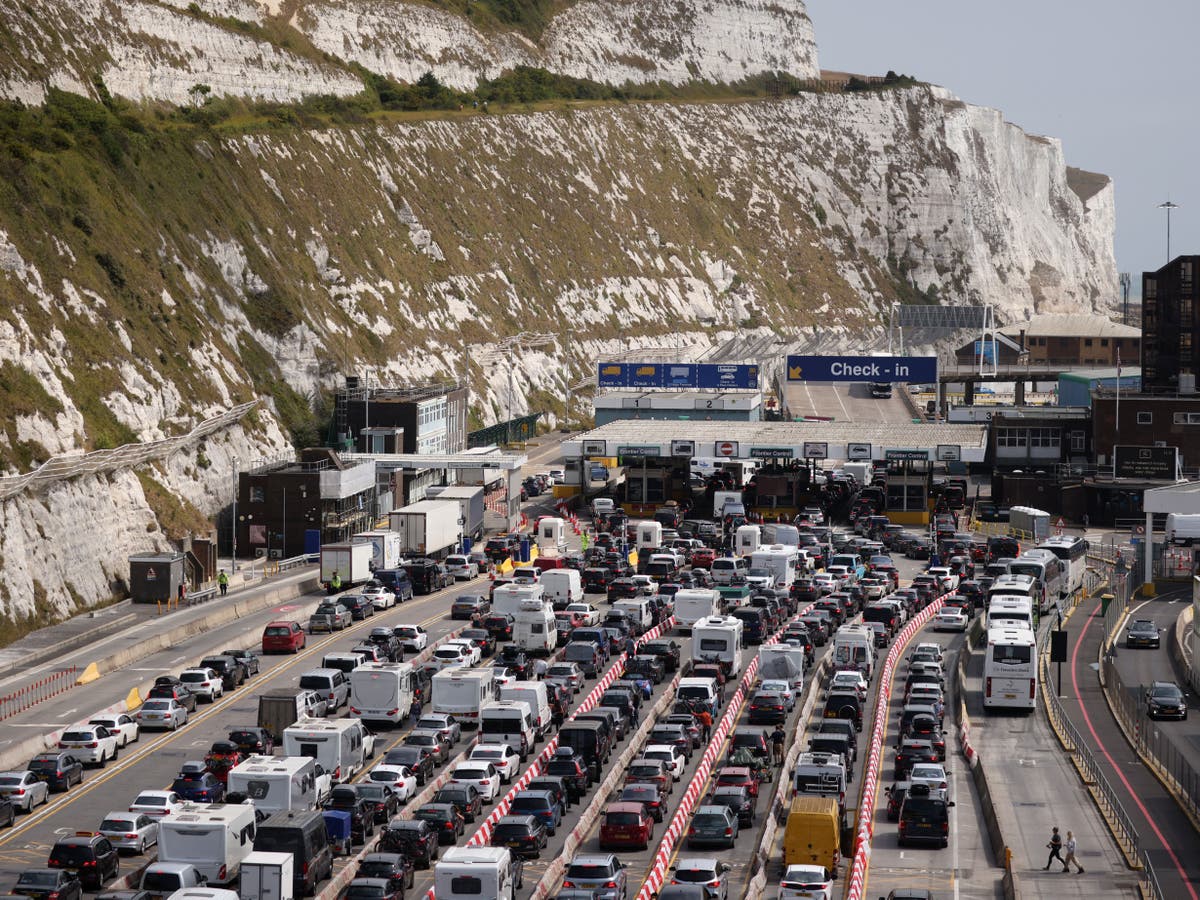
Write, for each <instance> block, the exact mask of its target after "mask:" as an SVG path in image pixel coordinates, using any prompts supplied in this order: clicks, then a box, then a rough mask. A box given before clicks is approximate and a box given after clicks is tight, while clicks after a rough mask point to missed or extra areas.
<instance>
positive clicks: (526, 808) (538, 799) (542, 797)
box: [508, 787, 563, 836]
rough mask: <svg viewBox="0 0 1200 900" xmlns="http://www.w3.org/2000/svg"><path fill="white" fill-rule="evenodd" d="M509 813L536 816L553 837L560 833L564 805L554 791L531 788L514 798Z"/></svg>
mask: <svg viewBox="0 0 1200 900" xmlns="http://www.w3.org/2000/svg"><path fill="white" fill-rule="evenodd" d="M508 811H509V814H510V815H522V816H535V817H536V818H538V819H539V820H541V823H542V824H543V825H544V826H545V827H546V834H547V835H551V836H552V835H554V834H555V833H556V832H557V831H558V825H559V823H560V822H561V821H562V817H563V809H562V804H561V803H560V802H559V799H558V796H557V795H556V793H555V792H554V791H550V790H545V789H542V790H536V789H533V788H529V787H526V788H525V789H524V790H520V791H517V792H516V794H514V795H513V796H512V799H511V802H510V804H509V808H508Z"/></svg>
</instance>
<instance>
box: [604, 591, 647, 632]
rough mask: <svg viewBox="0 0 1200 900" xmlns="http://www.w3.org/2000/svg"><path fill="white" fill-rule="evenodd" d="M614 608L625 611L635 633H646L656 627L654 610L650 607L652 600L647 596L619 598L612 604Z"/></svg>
mask: <svg viewBox="0 0 1200 900" xmlns="http://www.w3.org/2000/svg"><path fill="white" fill-rule="evenodd" d="M612 608H613V609H619V610H622V611H623V612H624V613H625V618H626V621H628V622H629V625H630V627H631V628H632V629H633V632H634V634H639V635H641V634H645V633H646V632H647V631H649V630H650V629H651V628H653V627H654V612H653V611H652V610H651V608H650V601H649V600H647V599H646V598H645V597H631V598H629V599H627V600H618V601H617V602H616V603H614V604H613V605H612Z"/></svg>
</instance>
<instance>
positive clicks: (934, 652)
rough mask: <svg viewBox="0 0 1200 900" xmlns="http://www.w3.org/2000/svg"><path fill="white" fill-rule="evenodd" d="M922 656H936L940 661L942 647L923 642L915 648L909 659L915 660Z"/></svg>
mask: <svg viewBox="0 0 1200 900" xmlns="http://www.w3.org/2000/svg"><path fill="white" fill-rule="evenodd" d="M920 656H934V657H937V659H938V660H939V661H941V658H942V645H941V644H935V643H932V642H930V641H922V642H921V643H920V644H917V646H915V647H913V650H912V653H910V654H908V658H909V659H915V658H917V657H920Z"/></svg>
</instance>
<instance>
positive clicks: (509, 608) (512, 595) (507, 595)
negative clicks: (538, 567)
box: [492, 582, 546, 618]
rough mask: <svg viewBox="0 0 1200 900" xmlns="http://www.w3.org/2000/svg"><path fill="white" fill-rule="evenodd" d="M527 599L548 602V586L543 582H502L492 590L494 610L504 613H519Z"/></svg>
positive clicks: (510, 614)
mask: <svg viewBox="0 0 1200 900" xmlns="http://www.w3.org/2000/svg"><path fill="white" fill-rule="evenodd" d="M526 600H536V601H538V602H539V603H545V602H546V588H545V586H543V585H542V584H541V582H539V583H537V584H502V585H500V586H499V587H498V588H496V589H495V590H494V591H493V592H492V612H493V613H496V614H499V613H503V614H504V615H508V616H513V617H514V618H515V617H516V615H517V611H518V610H519V609H520V608H521V604H522V603H523V602H524V601H526Z"/></svg>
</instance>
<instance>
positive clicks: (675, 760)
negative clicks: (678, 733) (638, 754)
mask: <svg viewBox="0 0 1200 900" xmlns="http://www.w3.org/2000/svg"><path fill="white" fill-rule="evenodd" d="M642 758H643V759H660V760H662V761H663V762H665V763H666V764H667V769H668V770H669V771H670V773H671V777H672V778H673V779H675V780H676V781H678V780H679V779H680V778H682V777H683V770H684V767H685V766H686V765H687V760H686V759H685V758H684V756H683V751H682V750H680V749H679V748H678V747H676V746H675V745H674V744H647V745H646V747H645V749H643V750H642Z"/></svg>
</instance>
